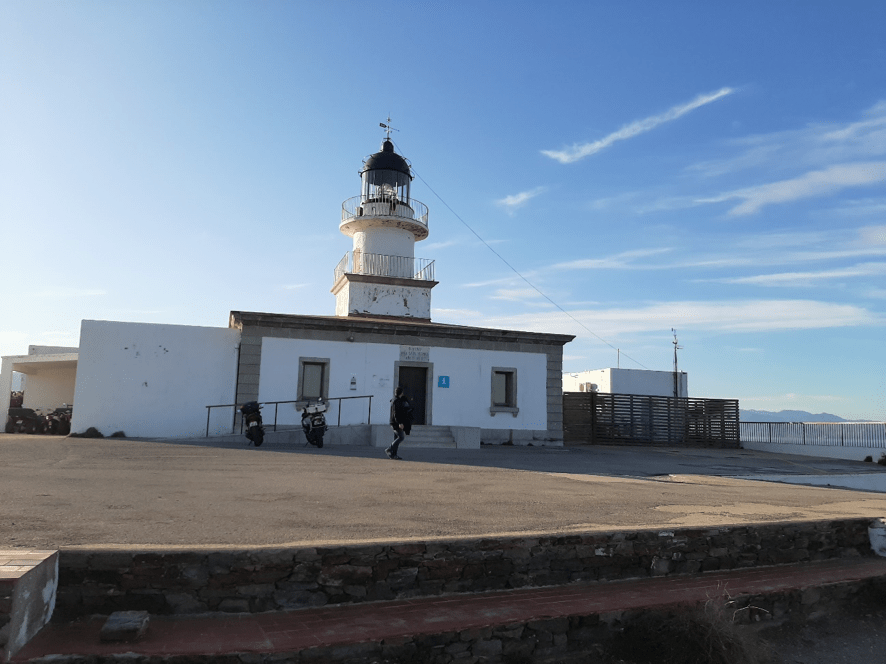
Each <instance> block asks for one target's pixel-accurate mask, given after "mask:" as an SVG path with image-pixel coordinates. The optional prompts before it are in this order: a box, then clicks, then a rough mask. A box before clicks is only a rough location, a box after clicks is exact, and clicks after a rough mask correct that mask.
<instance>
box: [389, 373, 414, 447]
mask: <svg viewBox="0 0 886 664" xmlns="http://www.w3.org/2000/svg"><path fill="white" fill-rule="evenodd" d="M391 428H392V429H393V430H394V442H393V443H391V446H390V447H389V448H388V449H386V450H385V454H387V455H388V458H391V459H400V458H401V457H399V456H397V448H399V447H400V443H402V442H403V439H404V438H405V437H406V436H408V435H409V430H410V429H411V428H412V406H411V405H410V403H409V400H408V399H407V398H406V396H405V395H404V394H403V388H402V387H398V388H397V389H396V390H394V398H393V399H391Z"/></svg>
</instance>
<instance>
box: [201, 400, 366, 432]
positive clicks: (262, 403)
mask: <svg viewBox="0 0 886 664" xmlns="http://www.w3.org/2000/svg"><path fill="white" fill-rule="evenodd" d="M348 399H369V408H368V411H367V415H366V423H367V424H372V395H371V394H363V395H359V396H353V397H330V398H329V399H324V400H323V401H324V402H325V403H330V402H332V401H338V402H339V404H338V421H337V422H336V426H339V427H340V426H341V402H342V401H346V400H348ZM258 403H259V405H260V406H270V405H273V406H274V424H273V427H274V431H276V430H277V413H278V409H279V406H280V404H281V403H282V404H287V403H311V402H309V401H308V400H307V399H294V400H290V401H259V402H258ZM241 405H242V404H241ZM237 407H238V406H237V404H235V403H224V404H217V405H213V406H206V436H205V437H206V438H209V421H210V418H211V416H212V409H213V408H234V409H235V410H234V418H235V420H236V417H237V411H236V408H237ZM233 424H234V423H233V422H232V423H231V432H232V433H233ZM240 433H243V422H242V421H241V422H240Z"/></svg>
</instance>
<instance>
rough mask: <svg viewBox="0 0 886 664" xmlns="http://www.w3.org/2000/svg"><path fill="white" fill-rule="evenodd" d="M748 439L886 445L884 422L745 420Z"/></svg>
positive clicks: (743, 430) (743, 436)
mask: <svg viewBox="0 0 886 664" xmlns="http://www.w3.org/2000/svg"><path fill="white" fill-rule="evenodd" d="M741 439H742V440H743V441H745V442H748V443H775V444H779V445H820V446H824V447H867V448H871V449H886V423H883V422H742V423H741Z"/></svg>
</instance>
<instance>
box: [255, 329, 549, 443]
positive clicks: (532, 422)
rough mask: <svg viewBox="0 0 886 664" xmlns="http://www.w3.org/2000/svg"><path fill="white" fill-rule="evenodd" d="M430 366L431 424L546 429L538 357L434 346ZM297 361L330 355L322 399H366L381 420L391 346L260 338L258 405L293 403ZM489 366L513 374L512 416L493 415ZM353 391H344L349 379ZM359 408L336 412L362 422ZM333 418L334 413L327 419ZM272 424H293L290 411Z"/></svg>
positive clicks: (390, 387)
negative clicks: (443, 382) (445, 383)
mask: <svg viewBox="0 0 886 664" xmlns="http://www.w3.org/2000/svg"><path fill="white" fill-rule="evenodd" d="M428 355H429V357H428V359H429V361H430V363H432V364H433V369H432V370H431V371H432V372H433V388H432V390H431V393H430V394H429V395H428V397H429V399H428V400H429V401H430V402H431V406H430V412H431V418H432V420H431V422H430V424H435V425H446V426H470V427H483V428H491V429H526V430H546V429H547V386H546V380H547V356H546V355H545V354H544V353H516V352H506V351H489V350H465V349H455V348H434V347H431V348H430V349H429V352H428ZM299 357H317V358H329V360H330V365H329V367H330V384H329V396H330V397H342V396H355V395H370V394H371V395H372V423H373V424H384V423H386V422H387V421H388V415H389V412H390V400H391V398H392V397H393V392H394V388H395V387H396V385H395V384H394V368H395V364H396V362H398V361H399V360H400V346H399V345H397V344H362V343H349V342H336V341H312V340H300V339H279V338H270V337H265V338H264V339H263V340H262V359H261V378H260V384H259V401H262V402H266V401H285V400H292V399H295V398H296V396H297V390H298V360H299ZM492 367H514V368H516V369H517V406H518V408H519V413H517V416H516V417H514V416H513V415H511V414H510V413H498V414H496V415H494V416H493V415H492V414H490V412H489V406H490V401H491V382H492ZM352 376H353V377H355V378H356V381H357V385H356V386H357V389H356V390H351V389H350V381H351V377H352ZM439 376H448V377H449V387H448V388H442V387H438V386H437V384H438V377H439ZM366 407H367V406H366V404H365V403H364V402H363V401H358V400H354V401H353V402H351V403H346V404H345V405H344V407H343V410H342V420H341V423H342V424H343V425H344V424H359V423H365V422H366ZM329 419H330V421H331V422H336V421H337V413H336V412H335V411H334V410H333V411H331V412H330V417H329ZM264 420H265V423H266V424H268V423H271V422H272V421H273V408H271V407H266V409H265V414H264ZM277 421H278V424H293V423H296V422H297V421H300V414H298V413H297V412H296V411H295V409H294V407H293V406H285V407H284V406H281V407H280V410H279V412H278V420H277Z"/></svg>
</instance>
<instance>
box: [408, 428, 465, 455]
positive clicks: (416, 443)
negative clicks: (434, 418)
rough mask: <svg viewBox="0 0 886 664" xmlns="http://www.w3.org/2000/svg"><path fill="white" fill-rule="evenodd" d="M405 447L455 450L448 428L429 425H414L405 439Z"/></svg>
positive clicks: (453, 439) (453, 440)
mask: <svg viewBox="0 0 886 664" xmlns="http://www.w3.org/2000/svg"><path fill="white" fill-rule="evenodd" d="M404 444H405V445H406V446H407V447H413V448H419V449H421V448H424V449H441V448H455V447H456V444H455V438H453V437H452V431H451V430H450V428H449V427H444V426H433V425H430V424H414V425H413V426H412V431H411V432H410V433H409V435H408V436H407V437H406V441H405V442H404Z"/></svg>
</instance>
